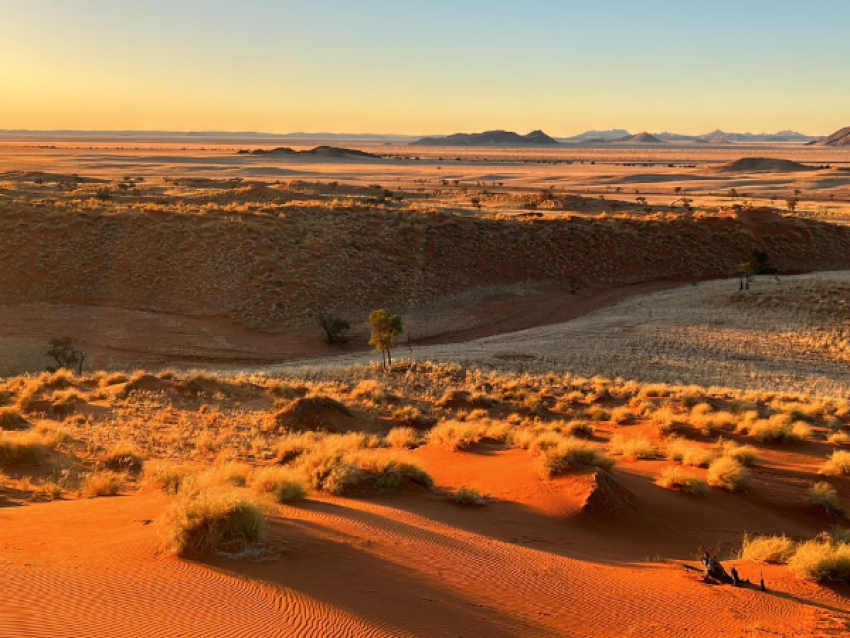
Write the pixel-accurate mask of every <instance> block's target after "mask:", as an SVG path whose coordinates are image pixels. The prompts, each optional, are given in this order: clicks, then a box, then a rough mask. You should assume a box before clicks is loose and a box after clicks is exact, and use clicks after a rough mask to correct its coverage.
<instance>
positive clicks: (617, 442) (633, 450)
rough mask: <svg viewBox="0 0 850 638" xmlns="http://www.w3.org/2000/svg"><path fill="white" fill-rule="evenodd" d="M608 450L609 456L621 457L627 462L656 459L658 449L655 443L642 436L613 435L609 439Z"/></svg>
mask: <svg viewBox="0 0 850 638" xmlns="http://www.w3.org/2000/svg"><path fill="white" fill-rule="evenodd" d="M610 449H611V454H617V455H621V456H622V457H623V458H625V459H627V460H629V461H637V460H640V459H654V458H656V457H658V448H657V447H656V445H655V443H653V442H652V441H650V440H649V439H647V438H646V437H642V436H632V437H626V436H623V435H621V434H615V435H614V436H613V437H611V444H610Z"/></svg>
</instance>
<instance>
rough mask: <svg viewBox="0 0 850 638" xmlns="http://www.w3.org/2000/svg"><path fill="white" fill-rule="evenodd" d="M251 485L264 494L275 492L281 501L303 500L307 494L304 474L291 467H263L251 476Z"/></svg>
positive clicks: (275, 495)
mask: <svg viewBox="0 0 850 638" xmlns="http://www.w3.org/2000/svg"><path fill="white" fill-rule="evenodd" d="M251 487H252V488H253V489H254V491H256V492H259V493H262V494H273V495H274V497H275V498H276V499H277V500H278V502H279V503H290V502H292V501H300V500H303V499H304V498H305V497H306V496H307V481H306V480H305V478H304V476H303V475H302V474H301V473H299V472H298V471H296V470H294V469H293V468H289V467H280V466H272V467H263V468H260V469H258V470H257V471H255V472H254V474H253V476H252V477H251Z"/></svg>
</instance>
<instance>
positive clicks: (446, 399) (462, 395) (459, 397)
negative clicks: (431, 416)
mask: <svg viewBox="0 0 850 638" xmlns="http://www.w3.org/2000/svg"><path fill="white" fill-rule="evenodd" d="M437 405H439V406H440V407H443V408H452V409H454V410H468V409H470V408H486V407H487V402H486V401H484V400H481V399H476V398H474V397H473V396H472V394H470V393H469V392H467V391H466V390H449V391H448V392H446V394H444V395H443V397H442V398H441V399H440V400H439V401H438V402H437Z"/></svg>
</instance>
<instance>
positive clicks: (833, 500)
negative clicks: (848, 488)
mask: <svg viewBox="0 0 850 638" xmlns="http://www.w3.org/2000/svg"><path fill="white" fill-rule="evenodd" d="M806 498H807V499H808V501H809V502H810V503H812V504H813V505H817V506H818V507H820V508H822V509H823V510H824V511H825V512H827V513H829V514H842V513H843V512H844V507H843V506H842V505H841V501H840V500H839V498H838V490H836V489H835V488H834V487H833V486H832V485H830V484H829V483H827V482H825V481H821V482H819V483H815V484H814V485H812V486H811V487H810V488H809V490H808V491H807V492H806Z"/></svg>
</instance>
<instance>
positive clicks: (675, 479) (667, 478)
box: [655, 466, 707, 494]
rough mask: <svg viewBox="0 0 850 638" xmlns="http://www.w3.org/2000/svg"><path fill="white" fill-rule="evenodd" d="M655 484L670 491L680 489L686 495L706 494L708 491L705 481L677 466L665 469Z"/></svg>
mask: <svg viewBox="0 0 850 638" xmlns="http://www.w3.org/2000/svg"><path fill="white" fill-rule="evenodd" d="M655 484H656V485H660V486H661V487H666V488H670V489H679V490H681V491H682V492H684V493H686V494H704V493H705V492H706V491H707V486H706V483H705V481H703V480H702V479H701V478H700V477H698V476H697V475H696V474H691V473H689V472H687V471H685V470H684V469H682V468H681V467H676V466H671V467H667V468H664V470H663V471H662V472H661V474H660V475H659V476H658V478H657V479H656V480H655Z"/></svg>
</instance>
